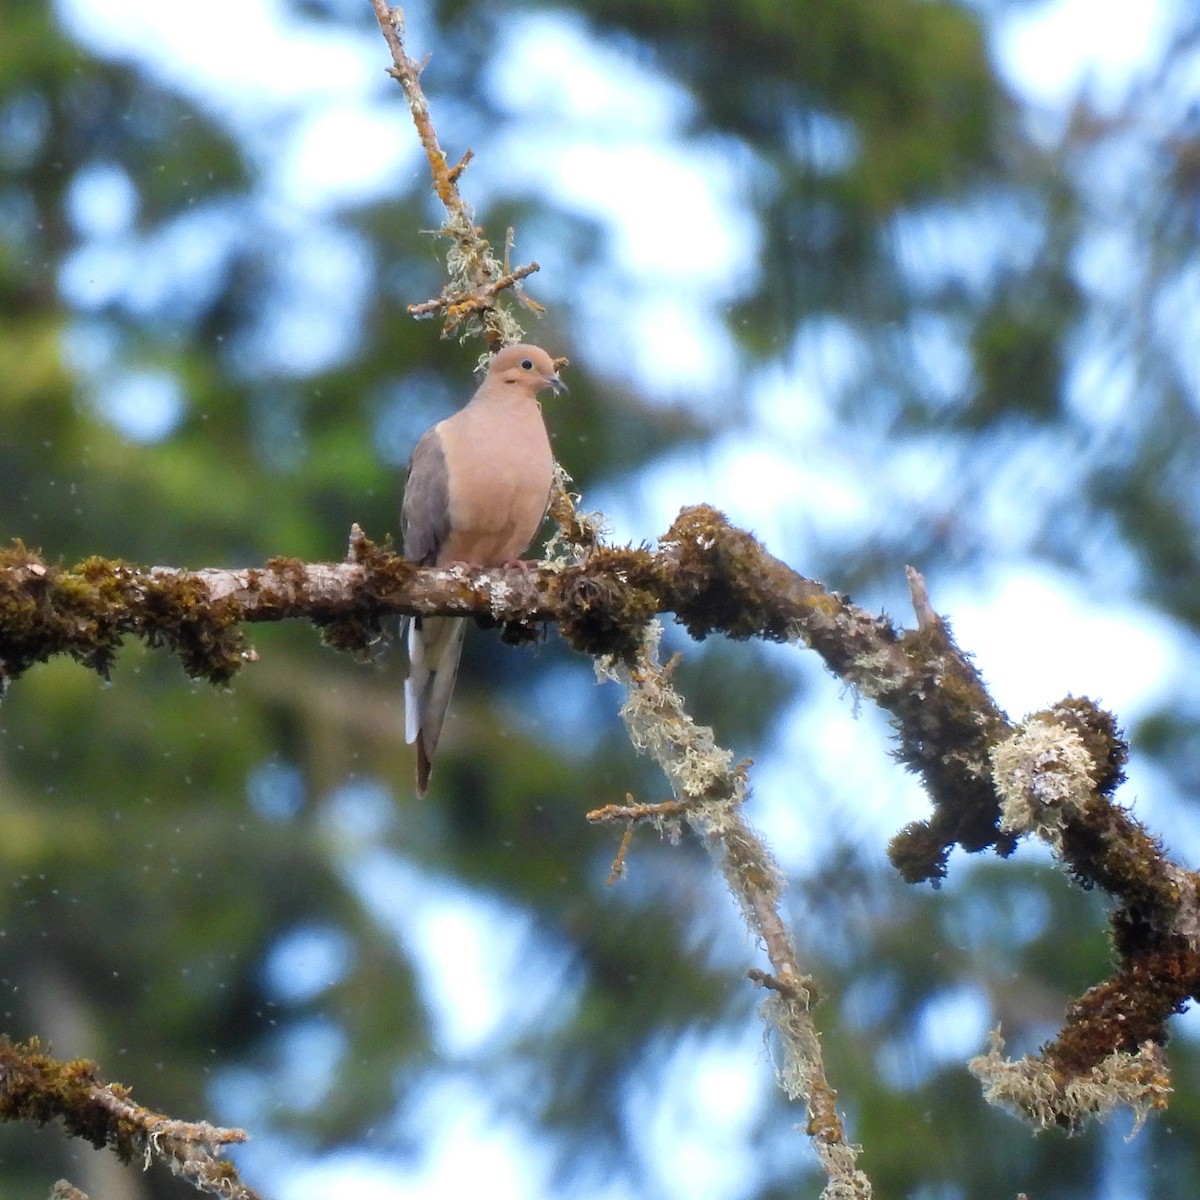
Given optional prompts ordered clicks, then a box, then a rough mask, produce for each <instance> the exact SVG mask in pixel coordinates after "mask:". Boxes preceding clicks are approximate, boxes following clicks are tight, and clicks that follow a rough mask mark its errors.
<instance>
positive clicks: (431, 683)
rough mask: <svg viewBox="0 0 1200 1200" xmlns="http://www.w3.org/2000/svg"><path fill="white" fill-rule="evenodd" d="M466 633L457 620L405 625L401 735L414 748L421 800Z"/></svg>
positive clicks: (464, 625) (434, 619) (414, 621)
mask: <svg viewBox="0 0 1200 1200" xmlns="http://www.w3.org/2000/svg"><path fill="white" fill-rule="evenodd" d="M466 631H467V623H466V622H465V621H464V620H462V619H461V618H459V617H414V618H413V619H412V620H411V621H410V622H409V625H408V678H407V679H406V680H405V681H404V735H405V737H406V739H407V740H408V741H409V742H410V743H412V742H416V744H417V795H418V796H424V795H425V792H426V791H427V790H428V788H429V773H430V772H431V771H432V770H433V756H434V754H435V753H436V751H437V744H438V739H439V738H440V737H441V736H442V724H443V723H444V722H445V720H446V709H447V708H449V707H450V696H451V694H452V693H453V692H454V680H455V679H456V678H457V676H458V658H459V655H460V654H461V653H462V644H463V636H464V635H465V633H466Z"/></svg>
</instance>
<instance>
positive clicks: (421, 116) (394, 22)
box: [371, 0, 545, 350]
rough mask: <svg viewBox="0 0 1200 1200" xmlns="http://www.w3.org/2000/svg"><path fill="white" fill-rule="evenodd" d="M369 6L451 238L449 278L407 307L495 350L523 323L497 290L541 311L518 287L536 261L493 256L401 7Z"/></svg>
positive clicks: (377, 0)
mask: <svg viewBox="0 0 1200 1200" xmlns="http://www.w3.org/2000/svg"><path fill="white" fill-rule="evenodd" d="M371 6H372V8H373V9H374V10H375V18H376V20H377V21H378V22H379V29H380V32H381V33H382V34H383V37H384V40H385V41H386V42H387V45H388V50H389V51H390V52H391V56H392V66H391V68H390V70H389V71H388V74H390V75H391V76H392V78H393V79H395V80H396V81H397V82H398V83H399V84H400V86H401V87H402V88H403V89H404V96H405V99H406V100H407V101H408V107H409V110H410V111H411V113H412V119H413V124H414V125H415V126H416V129H417V136H418V137H419V138H420V139H421V145H422V147H423V148H424V150H425V157H426V159H427V160H428V162H429V173H430V177H431V178H432V181H433V190H434V191H435V192H436V193H437V197H438V199H439V200H440V201H441V203H442V207H443V208H444V209H445V210H446V218H445V220H444V221H443V223H442V227H441V230H440V231H439V232H441V233H442V234H443V235H444V236H445V237H447V238H449V239H450V240H451V242H452V245H451V248H450V252H449V254H448V256H447V268H448V272H449V282H448V284H447V285H446V287H445V288H444V289H443V290H442V293H441V295H440V296H438V297H437V298H435V299H433V300H427V301H425V302H423V303H421V304H413V305H410V306H409V310H408V311H409V312H410V313H411V314H412V315H413V316H415V317H429V316H433V315H435V314H437V313H442V314H444V320H443V325H442V335H443V336H444V337H449V336H451V335H452V334H460V335H462V336H465V335H467V334H471V333H476V332H478V333H481V334H482V335H483V337H484V338H485V340H486V341H487V344H488V347H489V349H491V350H498V349H499V348H500V347H501V346H503V345H507V344H509V343H511V342H517V341H520V340H521V328H520V326H519V325H518V324H517V321H516V319H515V318H514V317H513V316H512V314H511V313H509V312H508V311H507V310H505V309H503V308H501V307H500V306H499V305H498V304H497V302H496V298H497V294H498V293H499V292H501V291H504V290H506V289H512V291H513V294H514V295H515V296H517V297H518V299H519V300H520V301H521V302H522V303H523V304H524V305H525V306H526V307H527V308H529V309H531V310H532V311H534V312H543V311H545V310H544V309H543V308H542V306H541V305H540V304H538V303H537V302H536V301H534V300H531V299H530V298H529V297H527V296H526V295H525V294H524V291H523V289H522V287H521V280H522V279H524V278H525V277H526V276H528V275H530V274H532V273H533V272H534V271H536V270H538V265H537V263H527V264H526V265H525V266H521V267H516V268H512V269H510V268H509V266H508V263H507V254H506V256H505V257H506V261H505V262H503V263H502V262H500V260H499V259H497V258H496V255H495V254H494V253H493V251H492V246H491V243H490V242H489V241H488V240H487V238H485V237H484V236H483V230H482V229H481V228H480V227H479V226H478V225H476V223H475V214H474V212H473V211H472V210H471V206H470V205H469V204H468V203H467V202H466V201H465V200H464V199H463V197H462V193H461V192H460V191H459V188H458V181H459V179H460V178H461V177H462V174H463V172H464V171H465V170H466V168H467V164H468V163H469V162H470V161H471V158H472V153H471V151H470V150H467V151H466V153H465V154H463V156H462V157H461V158H460V159H459V160H458V162H457V163H455V164H454V166H450V165H449V162H448V160H447V158H446V153H445V151H444V150H443V149H442V147H441V143H440V142H439V141H438V135H437V130H436V129H435V128H434V124H433V120H432V119H431V117H430V115H429V101H428V99H427V98H426V96H425V93H424V91H423V89H422V88H421V72H422V71H423V70H424V68H425V63H424V62H420V63H418V62H416V61H414V60H413V59H411V58H410V57H409V56H408V51H407V50H406V49H405V46H404V13H403V10H401V9H399V8H389V7H388V4H387V0H371Z"/></svg>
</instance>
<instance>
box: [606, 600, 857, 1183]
mask: <svg viewBox="0 0 1200 1200" xmlns="http://www.w3.org/2000/svg"><path fill="white" fill-rule="evenodd" d="M661 633H662V627H661V626H660V625H659V623H658V622H657V621H653V622H651V623H650V624H649V625H648V626H647V627H646V634H645V637H644V639H643V642H642V646H641V648H640V650H639V652H638V654H637V656H636V660H635V661H634V663H633V664H632V665H628V664H626V663H623V662H621V661H619V660H616V659H605V660H602V661H601V662H599V663H598V664H597V668H596V670H597V674H598V675H600V676H601V677H602V678H607V679H611V680H614V681H615V682H617V683H620V684H622V685H623V686H624V687H625V688H626V689H627V691H628V696H627V699H626V701H625V704H624V705H623V706H622V709H621V716H622V718H623V719H624V721H625V725H626V728H627V729H628V731H629V736H630V740H631V741H632V742H633V744H634V745H635V746H636V747H637V748H638V749H639V750H641V751H643V752H644V753H646V754H649V755H650V756H651V757H652V758H654V759H655V760H656V761H657V762H658V764H659V766H660V767H661V768H662V769H663V771H664V772H665V774H666V776H667V779H668V780H669V781H670V784H671V790H672V791H673V792H674V794H675V796H676V798H677V802H676V803H669V804H667V805H662V806H641V807H640V810H639V809H626V810H622V809H616V808H614V809H609V810H603V811H602V812H601V813H597V814H595V815H594V819H600V820H622V819H624V820H631V819H650V820H661V819H662V817H663V815H664V814H665V813H669V814H671V815H674V814H675V813H682V815H683V816H684V819H685V820H686V821H687V822H688V824H689V825H691V827H692V828H693V829H694V830H695V831H696V833H697V834H699V836H700V839H701V841H703V843H704V844H705V846H707V847H708V849H709V851H710V852H711V853H712V855H713V857H714V859H715V860H716V863H717V866H718V867H719V869H720V871H721V873H722V875H723V876H724V877H725V882H726V885H727V886H728V887H729V890H730V891H731V892H732V893H733V895H734V898H735V899H736V900H737V902H738V905H739V907H740V908H741V910H742V914H743V916H744V917H745V919H746V922H747V924H748V925H749V926H750V928H751V929H752V930H753V931H754V932H755V934H757V935H758V937H759V938H761V939H762V943H763V946H764V947H765V949H766V952H767V958H768V960H769V962H770V964H771V970H772V973H771V974H768V973H766V972H764V971H757V970H756V971H751V972H750V978H752V979H753V980H754V981H755V982H756V983H758V984H759V985H760V986H762V987H765V988H767V989H768V990H769V991H770V992H771V995H770V997H769V998H768V1000H767V1002H766V1003H765V1004H764V1005H763V1016H764V1019H765V1020H766V1021H767V1022H768V1024H769V1025H770V1026H771V1027H772V1028H774V1030H775V1032H776V1034H777V1035H778V1037H779V1040H780V1044H781V1047H782V1061H781V1062H780V1064H779V1076H780V1083H781V1085H782V1087H783V1089H784V1091H786V1092H787V1094H788V1096H789V1097H790V1098H791V1099H793V1100H800V1101H803V1103H804V1104H805V1106H806V1108H807V1112H808V1121H807V1124H806V1127H805V1128H806V1132H807V1133H808V1135H809V1137H811V1138H812V1139H813V1142H814V1145H815V1147H816V1151H817V1155H818V1157H819V1158H820V1160H821V1166H822V1169H823V1170H824V1172H825V1176H826V1179H827V1181H828V1182H827V1184H826V1187H825V1190H824V1192H823V1196H824V1197H825V1200H869V1197H870V1196H871V1184H870V1181H869V1180H868V1179H867V1177H866V1175H865V1174H863V1172H862V1171H860V1170H859V1169H858V1166H857V1157H858V1147H856V1146H855V1145H853V1144H852V1143H851V1142H850V1141H848V1140H847V1137H846V1130H845V1127H844V1125H843V1124H842V1120H841V1117H840V1116H839V1115H838V1111H837V1093H836V1092H835V1091H834V1089H833V1088H832V1087H831V1086H830V1084H829V1080H828V1078H827V1077H826V1074H825V1061H824V1055H823V1053H822V1050H821V1041H820V1037H819V1035H818V1033H817V1028H816V1024H815V1022H814V1021H813V1018H812V1004H813V1001H814V996H813V993H812V990H811V987H810V981H809V980H808V979H807V978H806V977H805V976H804V975H803V973H802V972H801V970H800V965H799V962H798V959H797V956H796V950H795V947H794V945H793V943H792V939H791V937H790V935H789V934H788V931H787V927H786V926H785V925H784V922H783V918H782V917H781V916H780V914H779V903H780V897H781V894H782V891H783V884H782V879H781V876H780V871H779V868H778V866H777V865H776V863H775V861H774V859H773V858H772V857H771V854H770V851H769V850H768V849H767V847H766V845H765V844H764V843H763V841H762V839H761V838H760V837H759V835H758V834H757V833H756V832H755V830H754V829H753V828H752V827H751V825H750V824H749V822H748V821H747V820H746V819H745V817H744V816H743V814H742V811H741V809H742V804H743V803H744V802H745V799H746V795H747V778H746V770H745V765H744V764H739V765H736V766H735V765H734V762H733V754H732V753H731V752H730V751H728V750H726V749H724V748H723V747H721V746H718V745H717V744H716V741H715V739H714V738H713V732H712V730H711V729H709V728H707V727H706V726H702V725H697V724H696V723H695V722H694V721H693V720H692V718H691V717H690V716H688V714H687V711H686V709H685V708H684V704H683V698H682V697H681V696H680V695H679V693H678V692H677V691H676V690H675V688H674V687H673V686H672V684H671V681H670V666H669V665H668V666H667V667H665V668H664V667H663V666H662V665H661V664H660V663H659V661H658V641H659V637H660V635H661Z"/></svg>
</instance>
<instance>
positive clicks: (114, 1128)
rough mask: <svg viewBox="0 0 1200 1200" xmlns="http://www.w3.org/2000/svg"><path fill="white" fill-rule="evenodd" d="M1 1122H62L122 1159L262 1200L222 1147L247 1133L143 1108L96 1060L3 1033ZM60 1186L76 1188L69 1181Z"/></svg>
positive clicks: (216, 1191) (233, 1197)
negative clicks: (55, 1052) (54, 1053)
mask: <svg viewBox="0 0 1200 1200" xmlns="http://www.w3.org/2000/svg"><path fill="white" fill-rule="evenodd" d="M0 1120H3V1121H35V1122H37V1124H39V1125H44V1124H46V1122H48V1121H54V1120H61V1121H62V1123H63V1125H64V1127H65V1128H66V1130H67V1132H68V1133H69V1134H71V1135H72V1136H73V1137H79V1138H83V1139H84V1141H87V1142H90V1143H91V1144H92V1145H93V1146H95V1147H96V1148H97V1149H102V1148H104V1147H105V1146H107V1147H109V1148H111V1149H112V1150H114V1151H115V1152H116V1154H117V1155H118V1157H119V1158H120V1159H121V1161H122V1162H130V1161H131V1160H133V1159H140V1160H141V1161H142V1162H143V1164H144V1165H145V1166H146V1167H149V1166H150V1164H151V1163H152V1162H155V1161H158V1162H161V1163H163V1164H165V1165H166V1166H167V1167H168V1168H169V1169H170V1170H171V1171H172V1172H173V1173H174V1174H176V1175H178V1176H180V1177H181V1178H182V1179H185V1180H186V1181H187V1182H188V1183H190V1184H191V1185H192V1186H193V1187H195V1188H196V1189H197V1190H198V1191H201V1192H209V1193H211V1194H213V1195H219V1196H223V1197H226V1198H227V1200H258V1196H257V1193H256V1192H254V1191H252V1190H251V1189H250V1188H248V1187H246V1185H245V1184H244V1183H242V1181H241V1180H240V1179H239V1177H238V1173H237V1169H236V1168H235V1167H234V1165H233V1164H232V1163H231V1162H230V1161H229V1160H228V1159H226V1158H223V1157H222V1156H221V1150H222V1149H223V1148H224V1147H226V1146H231V1145H237V1144H239V1143H241V1142H244V1141H245V1140H246V1134H245V1133H244V1132H243V1131H242V1130H240V1129H220V1128H218V1127H217V1126H215V1125H208V1124H205V1123H204V1122H187V1121H176V1120H173V1119H171V1118H170V1117H165V1116H163V1115H162V1114H161V1113H156V1112H153V1111H151V1110H150V1109H148V1108H143V1107H142V1106H141V1105H140V1104H135V1103H134V1102H133V1101H132V1100H131V1099H130V1098H129V1089H128V1088H126V1087H123V1086H122V1085H121V1084H119V1083H106V1082H105V1081H104V1080H103V1079H102V1078H101V1077H100V1073H99V1071H98V1069H97V1068H96V1066H95V1064H94V1063H91V1062H89V1061H88V1060H87V1059H73V1060H71V1061H69V1062H63V1061H60V1060H58V1059H54V1058H51V1057H50V1056H49V1055H48V1054H44V1053H43V1052H42V1049H41V1046H40V1045H39V1044H38V1041H37V1039H36V1038H34V1039H31V1040H30V1041H29V1042H27V1043H24V1044H18V1043H15V1042H11V1041H9V1040H8V1038H4V1037H0ZM56 1187H59V1188H66V1189H70V1185H69V1184H65V1183H63V1184H60V1185H56ZM74 1190H75V1189H70V1191H74ZM70 1191H65V1192H64V1191H61V1190H60V1191H59V1195H69V1194H70Z"/></svg>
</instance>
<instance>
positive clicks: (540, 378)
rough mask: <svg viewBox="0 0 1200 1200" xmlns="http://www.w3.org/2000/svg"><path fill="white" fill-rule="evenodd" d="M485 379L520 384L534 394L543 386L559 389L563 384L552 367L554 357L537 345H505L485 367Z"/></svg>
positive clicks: (564, 389) (557, 390)
mask: <svg viewBox="0 0 1200 1200" xmlns="http://www.w3.org/2000/svg"><path fill="white" fill-rule="evenodd" d="M488 379H489V380H492V381H497V382H499V383H501V384H503V385H505V386H508V387H514V388H522V389H524V390H525V391H528V392H529V394H530V395H533V396H536V395H537V394H538V392H542V391H545V390H546V388H553V389H554V390H555V391H556V392H558V393H560V394H561V393H562V392H565V391H566V390H567V385H566V384H565V383H563V381H562V380H561V379H559V377H558V372H557V371H555V369H554V359H552V358H551V357H550V355H549V354H547V353H546V351H545V350H543V349H542V348H541V347H540V346H527V345H525V344H521V345H517V346H505V347H504V349H503V350H501V351H500V353H499V354H497V355H496V357H495V358H493V359H492V362H491V365H490V366H489V367H488Z"/></svg>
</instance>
